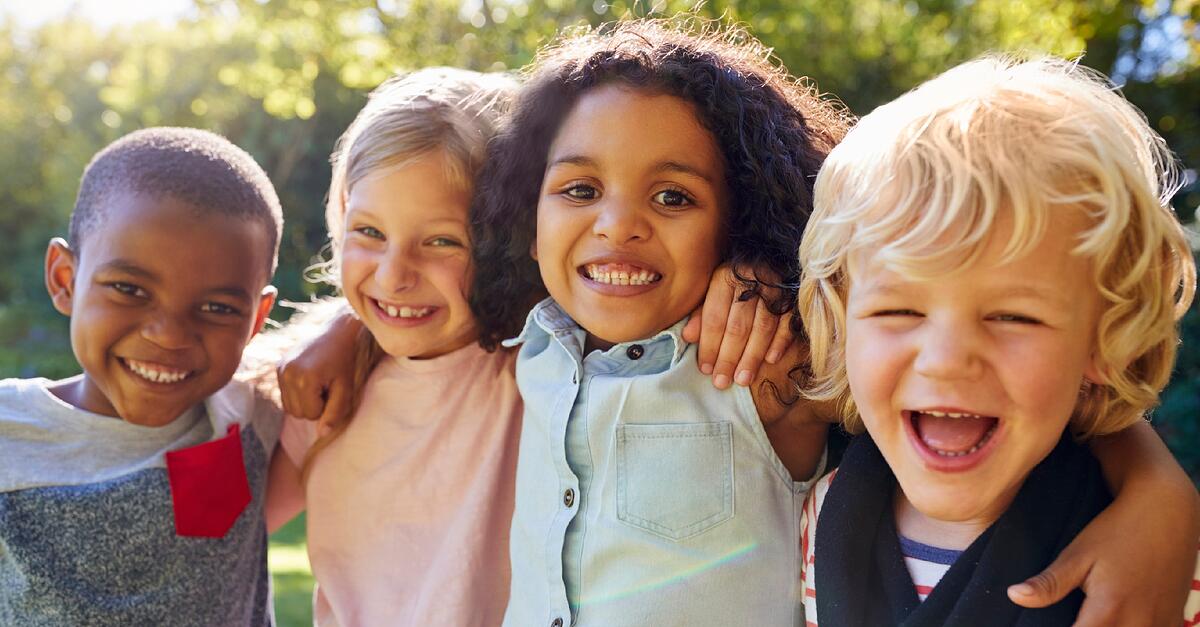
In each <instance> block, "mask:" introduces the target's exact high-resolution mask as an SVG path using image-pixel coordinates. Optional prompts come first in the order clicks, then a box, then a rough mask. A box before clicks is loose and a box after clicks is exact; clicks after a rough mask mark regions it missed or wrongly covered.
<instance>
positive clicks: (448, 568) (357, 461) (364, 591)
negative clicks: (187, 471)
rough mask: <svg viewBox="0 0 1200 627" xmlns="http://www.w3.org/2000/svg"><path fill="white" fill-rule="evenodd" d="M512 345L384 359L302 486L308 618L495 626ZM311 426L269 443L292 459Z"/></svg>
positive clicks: (514, 427) (508, 492) (509, 447)
mask: <svg viewBox="0 0 1200 627" xmlns="http://www.w3.org/2000/svg"><path fill="white" fill-rule="evenodd" d="M515 358H516V355H515V353H514V352H512V351H506V352H496V353H491V354H489V353H487V352H485V351H483V350H482V349H481V348H479V347H478V346H477V345H474V344H472V345H470V346H468V347H466V348H462V349H459V350H457V351H454V352H453V353H450V354H447V355H443V356H441V357H437V358H434V359H427V360H412V359H403V358H399V359H397V358H385V359H384V361H383V362H382V363H380V364H379V366H378V367H376V369H375V370H374V372H373V373H372V374H371V377H370V379H369V380H368V382H367V385H366V389H365V391H364V394H363V399H362V404H361V405H360V407H359V410H358V413H356V414H355V416H354V418H353V420H351V422H350V425H349V426H348V427H347V428H346V430H345V432H343V433H342V434H341V436H339V437H338V438H337V439H335V440H334V441H333V442H332V443H331V444H330V445H329V446H328V447H326V448H325V449H324V450H323V451H321V452H320V454H318V455H317V457H316V460H315V462H314V463H313V466H312V470H311V473H310V475H309V478H308V484H307V486H306V490H305V492H306V501H307V511H308V555H309V560H310V562H311V563H312V570H313V575H314V577H315V578H316V580H317V591H316V599H315V601H314V612H313V614H314V615H313V619H314V622H315V624H317V625H320V626H321V627H328V626H331V625H341V626H352V625H456V626H470V625H487V626H492V625H499V624H500V622H501V620H502V619H503V617H504V608H505V606H506V605H507V603H508V593H509V562H508V532H509V525H510V523H511V518H512V512H513V498H514V496H513V495H514V487H513V484H514V479H515V474H516V465H517V444H518V440H519V438H520V434H521V397H520V396H519V395H518V393H517V385H516V380H515V378H514V370H513V365H514V363H515ZM315 439H316V425H315V423H313V422H309V421H302V420H295V419H291V418H289V419H288V420H287V422H286V423H285V425H284V429H283V434H282V436H281V442H282V445H283V449H284V451H285V452H286V453H287V455H288V457H289V458H290V459H291V460H292V461H293V462H294V463H295V464H296V465H297V466H300V464H301V463H303V461H304V455H305V453H306V452H307V450H308V447H309V446H310V445H311V444H312V442H313V441H314V440H315Z"/></svg>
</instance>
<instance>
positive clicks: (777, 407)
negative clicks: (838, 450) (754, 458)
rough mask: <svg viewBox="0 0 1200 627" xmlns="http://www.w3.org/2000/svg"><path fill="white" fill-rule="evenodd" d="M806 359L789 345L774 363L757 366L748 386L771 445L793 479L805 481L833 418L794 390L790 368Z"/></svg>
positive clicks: (798, 346)
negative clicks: (755, 373)
mask: <svg viewBox="0 0 1200 627" xmlns="http://www.w3.org/2000/svg"><path fill="white" fill-rule="evenodd" d="M807 359H808V351H807V350H806V349H805V347H804V346H803V345H801V344H793V345H792V346H791V347H789V348H788V350H787V351H785V352H784V354H783V356H782V357H781V359H780V360H779V362H778V363H775V364H768V365H766V366H764V367H763V368H761V369H760V371H759V378H758V379H757V380H755V381H754V385H753V387H751V388H750V394H751V396H753V397H754V407H755V408H756V409H757V410H758V417H759V419H761V420H762V422H763V430H764V431H766V433H767V438H768V439H769V440H770V441H771V447H772V448H774V449H775V454H776V455H778V456H779V459H781V460H782V461H783V465H784V466H786V467H787V469H788V472H790V473H791V475H792V479H793V480H794V481H807V480H808V479H810V478H812V476H813V473H815V472H816V471H817V465H818V464H819V463H820V462H821V456H822V455H823V454H824V452H825V443H826V439H827V438H828V436H829V423H830V422H832V421H834V419H835V412H833V411H832V410H831V408H830V407H828V406H826V405H824V404H820V403H816V402H813V401H811V400H809V399H807V398H804V397H803V396H802V395H801V394H800V392H799V390H798V389H797V386H796V383H795V382H794V380H793V376H794V375H793V374H792V372H791V371H792V370H794V369H795V368H796V367H797V366H798V365H799V364H802V363H804V362H805V361H806V360H807Z"/></svg>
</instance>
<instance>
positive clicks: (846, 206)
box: [799, 57, 1196, 437]
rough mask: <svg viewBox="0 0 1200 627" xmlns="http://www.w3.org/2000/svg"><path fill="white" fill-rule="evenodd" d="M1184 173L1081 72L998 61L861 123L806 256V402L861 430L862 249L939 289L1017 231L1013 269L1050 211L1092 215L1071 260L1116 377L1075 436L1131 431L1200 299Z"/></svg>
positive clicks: (819, 204)
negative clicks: (855, 322)
mask: <svg viewBox="0 0 1200 627" xmlns="http://www.w3.org/2000/svg"><path fill="white" fill-rule="evenodd" d="M1178 183H1179V177H1178V167H1177V165H1176V163H1175V160H1174V158H1173V156H1172V155H1171V153H1170V151H1169V150H1168V149H1167V146H1166V143H1165V142H1164V141H1163V139H1162V138H1161V137H1159V136H1158V135H1157V134H1156V133H1155V132H1154V131H1153V130H1152V129H1151V128H1150V126H1149V125H1148V124H1147V122H1146V119H1145V117H1144V116H1143V115H1142V114H1141V113H1140V112H1139V111H1138V110H1137V109H1136V108H1135V107H1134V106H1133V105H1131V104H1129V102H1128V101H1126V100H1125V99H1124V98H1123V97H1122V96H1121V95H1120V94H1119V93H1118V92H1117V91H1116V90H1115V89H1114V88H1113V87H1112V85H1111V84H1110V83H1109V82H1108V81H1107V79H1105V78H1104V76H1103V75H1101V74H1099V73H1097V72H1094V71H1092V70H1089V69H1087V68H1085V67H1083V66H1080V65H1079V64H1078V63H1077V62H1072V61H1066V60H1062V59H1052V58H1041V59H1035V60H1029V61H1020V60H1017V59H1013V58H1007V57H989V58H984V59H981V60H978V61H974V62H970V63H966V64H963V65H960V66H958V67H956V68H954V69H952V70H950V71H948V72H946V73H944V74H942V75H941V76H939V77H937V78H935V79H933V80H931V81H929V82H927V83H925V84H923V85H921V86H920V87H918V88H916V89H914V90H913V91H911V92H909V93H908V94H906V95H904V96H901V97H900V98H898V99H897V100H895V101H893V102H891V103H890V104H887V105H884V106H882V107H880V108H878V109H876V110H875V111H874V112H872V113H871V114H869V115H867V116H865V117H864V118H863V119H862V120H861V121H860V122H859V124H858V126H857V127H855V128H854V129H853V130H852V131H851V132H850V133H849V135H848V136H847V137H846V139H845V140H844V141H843V142H842V143H841V144H840V145H839V146H838V147H837V148H835V149H834V150H833V151H832V152H831V153H830V155H829V158H828V159H827V160H826V161H825V164H824V167H823V168H822V169H821V172H820V174H819V175H818V177H817V182H816V190H815V200H814V206H815V210H814V213H813V216H812V218H811V220H810V221H809V224H808V227H807V230H806V231H805V234H804V238H803V243H802V244H801V247H800V265H801V267H802V268H803V278H802V280H801V285H800V296H799V309H800V312H801V315H802V318H803V320H804V326H805V329H806V331H807V332H808V335H809V338H810V350H811V353H812V369H813V375H814V376H813V379H812V381H810V383H809V385H808V388H807V390H806V394H808V395H809V396H810V397H812V398H814V399H820V400H825V401H833V402H835V403H836V404H837V405H838V406H839V407H840V408H841V412H842V418H843V420H844V422H845V424H846V426H847V428H848V429H850V430H852V431H858V430H861V428H862V424H861V419H860V418H859V417H858V415H857V410H856V407H855V405H854V401H853V399H852V398H851V396H850V390H849V383H848V379H847V373H846V364H845V346H846V336H845V333H846V296H847V290H848V287H849V284H848V281H849V274H848V269H847V264H848V261H849V260H850V259H851V258H852V257H853V256H854V255H855V254H858V253H860V252H862V251H870V252H871V254H873V255H874V256H875V259H877V260H879V261H880V262H882V263H884V264H886V265H887V266H888V267H891V268H893V269H895V270H896V271H898V272H901V273H904V274H906V275H912V276H918V277H924V278H929V277H932V276H936V275H938V273H945V272H951V271H953V269H954V268H961V267H967V266H969V265H970V264H972V263H974V262H976V261H977V260H978V259H979V257H980V255H981V254H982V252H983V250H984V249H985V247H986V246H987V245H988V243H989V242H990V241H991V240H992V238H994V237H1001V236H1002V235H998V234H997V233H1001V234H1002V233H1005V232H1009V231H1007V230H998V229H997V228H996V224H997V222H998V221H999V220H1001V219H1006V220H1008V219H1010V220H1011V223H1012V224H1013V225H1014V226H1013V227H1012V229H1011V230H1010V231H1011V234H1010V235H1009V236H1008V239H1007V240H1006V241H1004V242H1003V243H1004V245H1005V246H1004V259H1006V260H1012V259H1016V258H1018V257H1020V256H1022V255H1023V254H1025V253H1027V252H1028V251H1029V250H1030V249H1031V248H1033V247H1034V246H1036V245H1037V243H1038V242H1039V241H1040V240H1041V237H1042V234H1043V233H1044V231H1045V228H1046V224H1047V222H1048V221H1049V220H1050V217H1051V216H1052V215H1053V213H1054V212H1056V211H1067V210H1072V211H1076V210H1080V209H1082V210H1083V211H1084V212H1086V215H1087V216H1088V217H1089V219H1090V221H1091V226H1090V227H1089V228H1088V229H1087V230H1085V231H1083V232H1082V233H1080V234H1079V238H1078V245H1077V246H1076V247H1075V249H1074V250H1073V253H1074V254H1077V255H1081V256H1084V257H1086V258H1087V259H1088V260H1089V261H1090V262H1091V266H1092V281H1093V283H1094V285H1095V288H1096V289H1097V290H1098V292H1099V293H1100V295H1101V300H1102V303H1103V304H1102V312H1101V315H1100V318H1099V322H1098V325H1097V329H1095V331H1094V333H1095V336H1094V338H1095V344H1096V347H1097V356H1098V362H1099V364H1100V368H1101V370H1102V373H1103V375H1104V377H1105V379H1106V381H1105V382H1104V384H1103V385H1100V384H1097V385H1091V386H1087V387H1086V389H1085V391H1083V392H1081V398H1080V402H1079V403H1078V404H1077V406H1076V409H1075V415H1074V416H1073V417H1072V421H1071V427H1072V430H1073V431H1074V432H1075V433H1076V434H1077V435H1079V436H1081V437H1088V436H1092V435H1101V434H1104V433H1111V432H1114V431H1118V430H1120V429H1123V428H1125V427H1127V426H1129V425H1130V424H1133V423H1134V422H1136V421H1138V420H1141V419H1142V417H1143V415H1144V413H1145V412H1146V410H1148V409H1150V408H1151V407H1153V406H1154V405H1155V404H1156V403H1157V402H1158V395H1159V392H1160V391H1161V390H1162V388H1163V387H1164V386H1165V385H1166V382H1167V379H1168V377H1169V376H1170V373H1171V367H1172V364H1173V363H1174V359H1175V351H1176V347H1177V345H1178V343H1179V336H1178V329H1177V328H1176V325H1175V323H1176V321H1177V320H1178V319H1179V317H1181V316H1182V315H1183V313H1184V312H1185V311H1186V310H1187V307H1188V305H1189V304H1190V303H1191V301H1192V297H1193V295H1194V293H1195V289H1196V268H1195V264H1194V261H1193V258H1192V253H1191V249H1190V247H1189V244H1188V241H1187V237H1186V234H1185V232H1184V230H1183V227H1182V226H1181V225H1180V223H1179V221H1178V219H1177V218H1176V217H1175V215H1174V213H1173V212H1172V210H1171V207H1170V204H1169V203H1168V201H1169V199H1170V197H1171V196H1172V195H1173V194H1174V192H1175V191H1176V190H1177V189H1178Z"/></svg>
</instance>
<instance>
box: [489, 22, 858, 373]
mask: <svg viewBox="0 0 1200 627" xmlns="http://www.w3.org/2000/svg"><path fill="white" fill-rule="evenodd" d="M610 84H617V85H625V86H629V87H632V88H635V89H637V90H641V91H645V92H648V93H651V94H665V95H670V96H675V97H677V98H680V99H682V100H684V101H686V102H688V103H690V104H691V105H693V106H694V107H695V109H696V113H697V115H698V117H699V119H700V122H701V123H702V124H703V125H704V127H705V128H706V129H708V131H709V132H710V133H712V135H713V138H714V140H715V141H716V143H717V145H718V146H719V147H720V150H721V154H722V155H723V157H724V160H725V179H726V182H727V184H728V186H729V190H730V202H729V204H730V207H732V208H733V211H731V212H730V215H729V216H728V217H727V218H726V232H727V236H726V242H724V246H723V247H722V248H723V255H722V257H723V259H722V261H724V262H728V263H729V264H731V265H732V266H733V267H734V268H735V269H736V268H749V269H753V270H754V271H755V272H756V275H757V276H758V277H759V278H760V279H763V277H771V278H772V279H773V280H766V279H763V280H760V281H755V280H751V279H750V278H748V277H742V276H741V275H738V279H739V280H740V282H741V284H742V285H743V288H744V289H747V290H751V291H753V292H755V293H759V294H760V295H761V296H763V298H764V299H765V300H766V302H767V303H768V306H769V307H770V309H771V311H773V312H774V313H776V314H779V315H782V314H784V313H786V312H788V311H791V310H792V309H793V308H794V307H795V301H796V287H797V284H798V283H799V279H800V266H799V262H798V260H797V255H796V251H797V249H798V248H799V246H800V237H801V234H802V232H803V230H804V226H805V223H806V222H807V220H808V214H809V213H810V212H811V210H812V190H813V181H814V179H815V178H816V174H817V169H818V168H819V167H820V166H821V162H822V161H824V159H825V155H826V154H828V153H829V151H830V150H831V149H832V148H833V147H834V145H836V144H837V143H838V142H839V141H840V140H841V138H842V136H843V135H844V134H845V133H846V129H847V127H848V126H849V123H850V121H851V119H852V116H850V115H849V114H848V113H847V112H846V111H845V109H844V107H842V106H841V105H840V103H838V102H836V101H834V100H832V99H828V98H825V97H822V96H821V95H820V94H819V93H818V92H817V91H816V88H815V87H814V86H812V85H811V84H809V83H804V82H799V81H797V80H795V79H793V78H792V77H791V76H789V75H788V73H787V71H786V70H785V69H784V68H783V67H782V66H781V65H780V64H779V63H778V62H777V61H776V60H775V59H774V58H773V57H772V56H771V54H770V50H769V49H768V48H767V47H765V46H764V45H763V44H762V43H760V42H759V41H758V40H756V39H754V38H753V37H752V36H750V35H749V34H748V33H747V32H746V31H745V30H744V29H743V28H741V27H739V26H721V25H720V24H718V23H716V22H708V21H703V20H687V19H685V20H683V21H670V20H630V21H621V22H616V23H611V24H608V25H605V26H602V27H601V28H600V29H598V30H595V31H585V32H583V33H581V34H567V35H565V36H563V37H562V38H561V39H560V40H559V41H558V42H556V43H555V44H553V45H551V46H549V47H547V48H544V49H543V50H542V51H541V52H540V54H539V55H538V58H537V59H536V60H535V61H534V63H533V66H532V69H531V70H530V71H529V75H528V79H527V81H526V82H525V85H524V86H523V87H522V88H521V90H520V91H519V92H518V95H517V98H516V102H515V103H514V105H513V108H512V110H511V113H510V116H509V119H508V124H507V125H506V126H505V128H503V129H502V130H501V131H500V132H499V133H498V134H497V135H496V137H495V138H494V139H493V140H492V143H491V144H490V145H489V151H488V157H487V162H486V163H485V165H484V167H483V169H482V170H481V172H480V175H479V180H478V181H477V184H476V192H475V197H474V200H473V202H472V207H471V212H472V219H471V241H472V245H473V247H474V257H475V268H476V272H475V277H474V281H473V284H472V287H471V293H470V302H471V309H472V311H473V312H474V313H475V316H476V319H477V321H478V322H479V327H480V342H481V344H482V345H483V346H484V347H485V348H487V349H489V350H494V349H495V348H496V346H497V345H498V344H499V342H500V340H502V339H504V338H506V337H512V336H513V335H516V334H517V333H518V332H520V329H521V324H522V323H523V322H524V320H525V315H526V313H527V312H528V311H529V309H530V307H532V306H533V304H534V303H536V302H537V300H539V299H540V298H543V297H544V296H545V295H546V288H545V286H544V285H543V284H542V279H541V275H540V274H539V272H538V266H537V264H536V263H535V262H534V261H533V260H532V259H531V258H530V255H529V251H530V248H531V246H532V245H533V242H534V239H535V231H536V217H537V204H538V193H539V190H540V189H541V185H542V179H543V177H544V175H545V171H546V158H547V153H548V152H549V148H550V144H551V143H552V142H553V140H554V136H555V135H556V134H557V132H558V128H559V126H560V125H561V124H562V122H563V120H564V119H565V118H566V117H567V115H568V114H569V113H570V111H571V109H572V108H573V107H574V106H575V104H576V103H577V102H578V101H579V99H580V98H581V97H583V95H585V94H586V93H587V92H588V91H590V90H592V89H595V88H597V87H601V86H604V85H610ZM763 286H774V287H778V288H780V289H778V290H770V291H765V292H764V291H760V289H761V287H763ZM796 320H798V319H794V320H793V326H794V327H795V328H796V330H797V331H798V330H799V329H798V324H799V323H798V322H797V321H796Z"/></svg>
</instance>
